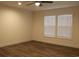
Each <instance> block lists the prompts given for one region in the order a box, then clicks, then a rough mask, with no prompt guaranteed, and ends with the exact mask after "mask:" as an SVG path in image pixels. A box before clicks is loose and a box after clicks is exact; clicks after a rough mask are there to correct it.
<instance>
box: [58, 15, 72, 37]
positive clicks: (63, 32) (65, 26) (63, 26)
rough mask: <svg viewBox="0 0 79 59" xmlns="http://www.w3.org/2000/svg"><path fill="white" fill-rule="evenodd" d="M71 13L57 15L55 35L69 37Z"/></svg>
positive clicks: (70, 32)
mask: <svg viewBox="0 0 79 59" xmlns="http://www.w3.org/2000/svg"><path fill="white" fill-rule="evenodd" d="M71 36H72V15H59V16H58V23H57V37H62V38H71Z"/></svg>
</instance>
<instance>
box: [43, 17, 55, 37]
mask: <svg viewBox="0 0 79 59" xmlns="http://www.w3.org/2000/svg"><path fill="white" fill-rule="evenodd" d="M55 26H56V16H45V17H44V35H45V36H46V37H55Z"/></svg>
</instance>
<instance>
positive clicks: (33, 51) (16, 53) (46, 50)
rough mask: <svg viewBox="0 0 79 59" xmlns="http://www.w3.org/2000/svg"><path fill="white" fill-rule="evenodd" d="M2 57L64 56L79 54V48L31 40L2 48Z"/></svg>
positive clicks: (0, 51) (0, 49)
mask: <svg viewBox="0 0 79 59" xmlns="http://www.w3.org/2000/svg"><path fill="white" fill-rule="evenodd" d="M0 56H1V57H4V56H5V57H50V56H51V57H56V56H58V57H63V56H69V57H71V56H79V49H74V48H69V47H62V46H57V45H51V44H46V43H42V42H37V41H29V42H26V43H21V44H17V45H12V46H7V47H3V48H0Z"/></svg>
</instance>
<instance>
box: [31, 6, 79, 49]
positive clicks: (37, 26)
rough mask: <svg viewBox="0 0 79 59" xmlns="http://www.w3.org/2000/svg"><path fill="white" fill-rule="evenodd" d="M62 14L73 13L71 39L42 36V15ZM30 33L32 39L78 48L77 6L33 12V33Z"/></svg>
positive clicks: (78, 23) (78, 16)
mask: <svg viewBox="0 0 79 59" xmlns="http://www.w3.org/2000/svg"><path fill="white" fill-rule="evenodd" d="M62 14H72V15H73V30H72V31H73V34H72V39H66V38H65V39H61V38H47V37H44V35H43V34H44V33H43V30H44V27H43V24H44V22H43V21H44V16H47V15H62ZM32 35H33V36H32V37H33V40H37V41H42V42H47V43H51V44H57V45H63V46H69V47H75V48H79V6H78V7H70V8H60V9H53V10H44V11H36V12H33V34H32Z"/></svg>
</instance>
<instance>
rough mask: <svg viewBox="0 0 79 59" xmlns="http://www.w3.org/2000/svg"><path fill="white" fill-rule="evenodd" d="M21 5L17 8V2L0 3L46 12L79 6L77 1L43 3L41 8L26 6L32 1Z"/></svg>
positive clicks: (23, 2) (1, 2)
mask: <svg viewBox="0 0 79 59" xmlns="http://www.w3.org/2000/svg"><path fill="white" fill-rule="evenodd" d="M21 2H22V5H21V6H19V5H18V4H17V3H18V2H17V1H0V4H4V5H7V6H11V7H17V8H23V9H27V10H32V11H33V10H34V11H35V10H47V9H56V8H64V7H71V6H79V1H54V3H52V4H48V3H44V4H43V6H41V7H36V6H35V5H34V4H32V5H27V4H29V3H32V2H33V1H21Z"/></svg>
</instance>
